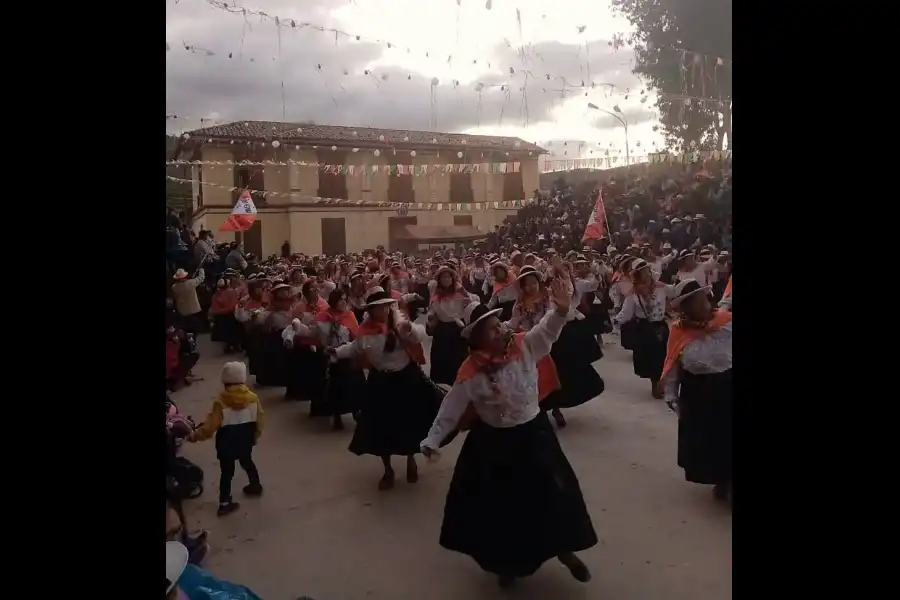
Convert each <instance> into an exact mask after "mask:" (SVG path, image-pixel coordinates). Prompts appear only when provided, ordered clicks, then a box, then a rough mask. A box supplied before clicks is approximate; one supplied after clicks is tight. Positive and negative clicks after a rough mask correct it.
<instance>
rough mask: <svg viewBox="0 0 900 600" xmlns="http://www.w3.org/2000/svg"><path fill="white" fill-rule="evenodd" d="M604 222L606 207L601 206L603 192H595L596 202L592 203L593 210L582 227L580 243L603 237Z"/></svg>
mask: <svg viewBox="0 0 900 600" xmlns="http://www.w3.org/2000/svg"><path fill="white" fill-rule="evenodd" d="M604 223H606V208H604V206H603V192H600V191H598V192H597V202H596V203H595V204H594V210H592V211H591V218H590V219H588V224H587V227H585V228H584V235H583V236H581V243H582V244H583V243H585V242H586V241H588V240H599V239H600V238H601V237H603V225H604Z"/></svg>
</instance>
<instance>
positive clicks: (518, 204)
mask: <svg viewBox="0 0 900 600" xmlns="http://www.w3.org/2000/svg"><path fill="white" fill-rule="evenodd" d="M166 179H167V180H169V181H174V182H175V183H183V184H190V185H192V184H193V183H194V181H193V180H191V179H184V178H182V177H173V176H171V175H166ZM200 185H201V186H203V187H214V188H218V189H223V190H227V191H229V192H243V191H247V192H250V194H252V195H254V196H257V197H260V198H269V197H281V198H299V199H300V200H301V201H300V202H299V203H300V204H303V205H309V206H324V205H331V206H366V207H377V208H391V209H398V208H403V207H406V208H407V209H408V210H436V211H443V210H446V211H450V212H471V211H473V210H475V211H481V210H511V209H515V208H522V207H523V206H525V205H527V204H530V203H531V202H533V200H531V199H521V200H497V201H486V202H380V201H376V200H347V199H344V198H323V197H321V196H311V195H309V194H304V193H302V192H271V191H268V190H255V189H251V188H244V187H238V186H228V185H223V184H219V183H213V182H210V181H202V182H200ZM259 208H266V206H265V205H263V206H260V207H259Z"/></svg>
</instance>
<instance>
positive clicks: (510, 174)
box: [503, 163, 525, 201]
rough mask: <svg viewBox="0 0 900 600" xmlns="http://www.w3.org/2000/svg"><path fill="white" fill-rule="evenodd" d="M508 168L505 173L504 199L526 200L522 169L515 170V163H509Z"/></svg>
mask: <svg viewBox="0 0 900 600" xmlns="http://www.w3.org/2000/svg"><path fill="white" fill-rule="evenodd" d="M508 167H509V168H508V170H507V171H506V173H504V174H503V200H504V201H509V200H524V199H525V188H524V186H523V185H522V172H521V170H520V171H518V172H516V171H513V163H509V164H508Z"/></svg>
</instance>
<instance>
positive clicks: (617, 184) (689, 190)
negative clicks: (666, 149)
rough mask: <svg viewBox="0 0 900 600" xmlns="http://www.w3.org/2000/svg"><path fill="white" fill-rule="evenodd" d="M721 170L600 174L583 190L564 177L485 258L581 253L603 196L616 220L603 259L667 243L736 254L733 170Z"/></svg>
mask: <svg viewBox="0 0 900 600" xmlns="http://www.w3.org/2000/svg"><path fill="white" fill-rule="evenodd" d="M716 167H717V168H706V167H704V166H702V165H693V166H691V167H689V168H684V167H681V166H679V168H678V169H675V170H673V171H671V172H666V173H658V174H655V175H654V176H652V177H648V176H641V175H639V174H636V173H635V174H618V175H614V176H605V177H604V175H603V173H602V172H598V178H597V179H596V180H594V181H587V182H585V183H582V184H579V185H577V186H572V185H568V184H567V183H566V180H565V177H559V178H558V179H557V180H556V181H554V182H553V185H552V187H551V189H550V190H548V191H545V192H543V193H542V192H541V191H539V190H535V191H534V196H533V202H532V203H530V204H528V205H526V206H524V207H523V208H521V209H520V210H519V211H518V213H517V214H516V215H515V216H513V217H508V218H507V219H506V221H505V222H504V223H503V224H502V225H501V226H499V227H498V228H496V230H495V231H494V232H492V233H491V234H490V235H489V236H488V239H487V241H486V251H488V252H504V251H506V252H509V251H510V250H511V249H512V248H513V247H514V246H517V247H519V248H524V247H528V248H533V249H538V250H540V249H543V248H547V247H550V246H552V247H554V248H555V249H556V250H557V251H559V252H563V253H564V252H567V251H569V250H580V249H581V248H582V247H583V246H584V244H582V243H581V240H582V235H583V234H584V230H585V228H586V226H587V224H588V220H589V219H590V215H591V211H592V210H593V209H594V206H595V201H596V197H597V194H598V193H601V194H602V197H603V203H604V205H605V208H606V215H605V217H604V218H606V219H608V220H609V222H608V224H607V227H608V233H607V238H606V239H604V240H599V241H595V242H594V243H593V247H594V248H595V249H597V250H600V251H601V252H602V251H605V250H606V246H607V245H608V244H612V245H614V246H616V247H618V249H619V250H620V251H621V250H624V249H625V248H626V247H627V246H629V245H631V244H633V243H642V242H647V243H657V244H662V243H665V242H668V243H670V244H671V245H672V248H673V249H675V250H684V249H691V248H694V247H699V246H701V245H706V244H713V245H715V246H716V247H718V248H720V249H727V250H729V251H730V250H731V222H732V212H731V206H732V205H731V188H732V183H731V165H730V163H728V164H724V165H716Z"/></svg>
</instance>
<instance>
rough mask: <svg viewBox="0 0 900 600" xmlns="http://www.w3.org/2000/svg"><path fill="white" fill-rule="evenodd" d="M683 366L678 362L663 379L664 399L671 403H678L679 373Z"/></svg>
mask: <svg viewBox="0 0 900 600" xmlns="http://www.w3.org/2000/svg"><path fill="white" fill-rule="evenodd" d="M680 370H681V367H680V366H679V364H678V363H677V362H676V363H675V364H674V365H673V366H672V368H671V369H670V370H669V372H668V373H666V376H665V377H664V378H663V380H662V387H663V399H664V400H665V401H666V402H668V403H670V404H678V375H679V371H680Z"/></svg>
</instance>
